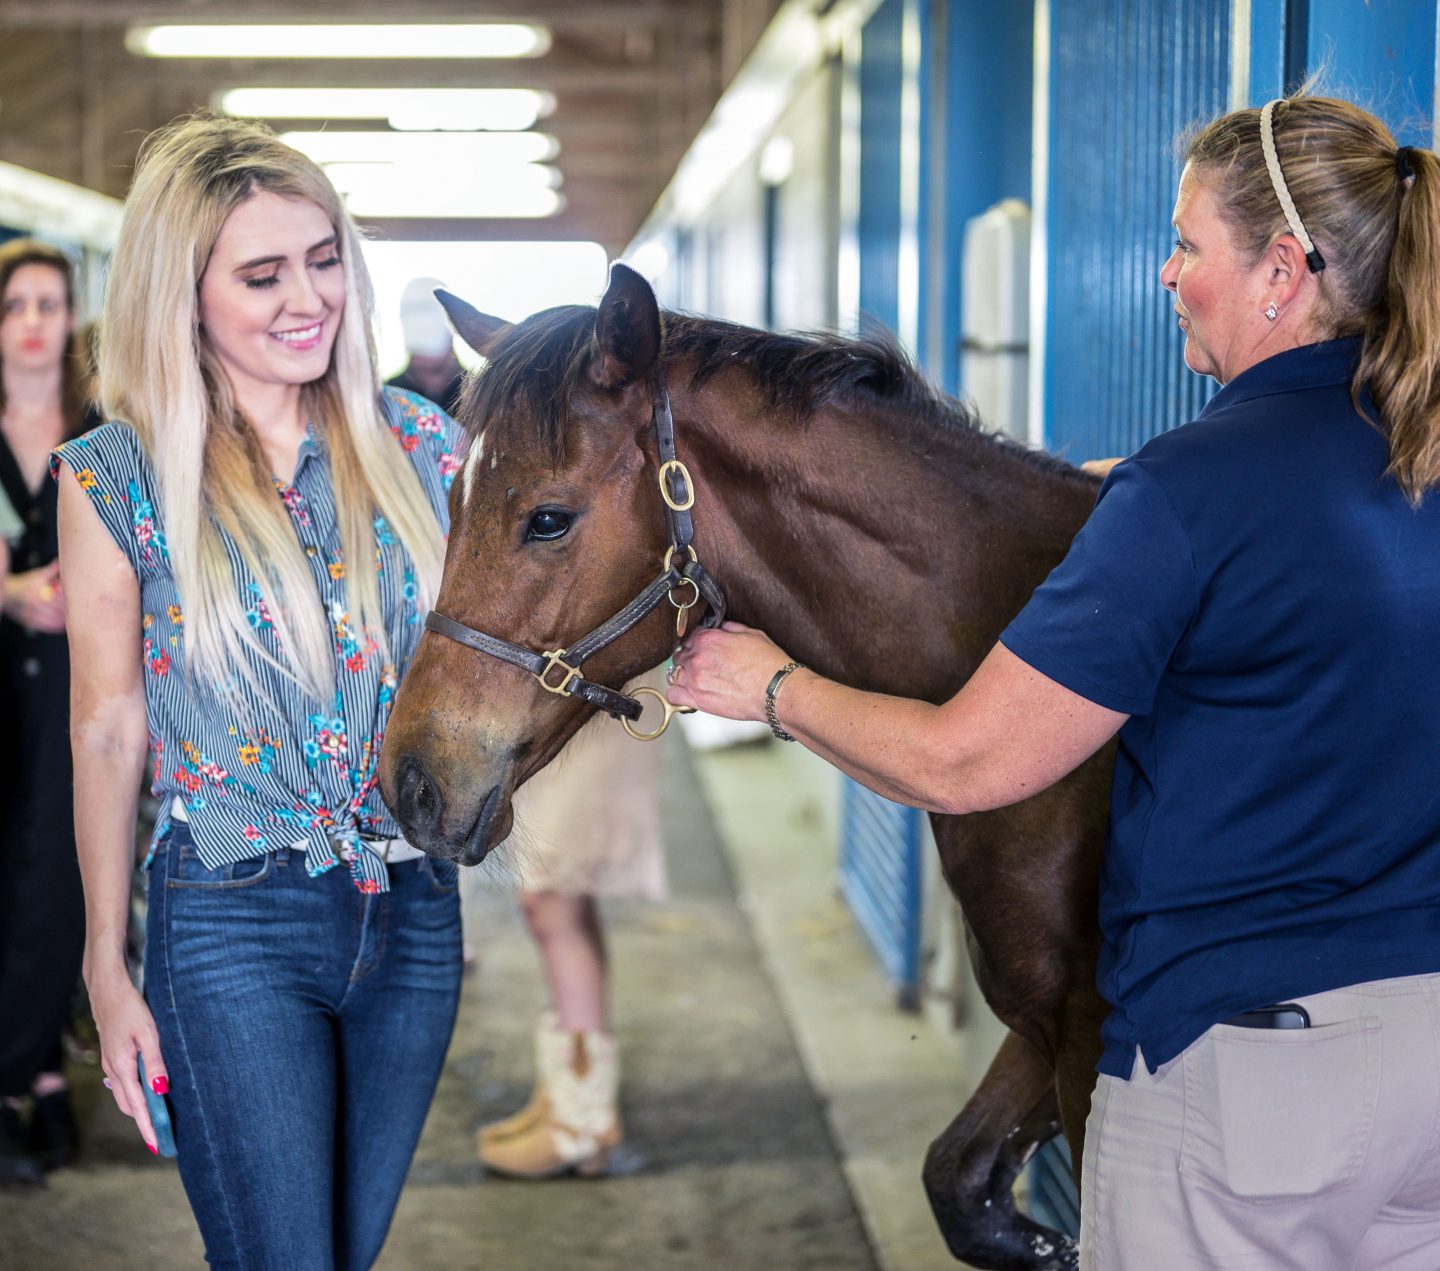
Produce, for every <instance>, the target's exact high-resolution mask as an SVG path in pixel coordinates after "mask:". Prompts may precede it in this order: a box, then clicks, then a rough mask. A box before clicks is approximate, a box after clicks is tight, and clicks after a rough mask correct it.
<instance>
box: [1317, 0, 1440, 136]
mask: <svg viewBox="0 0 1440 1271" xmlns="http://www.w3.org/2000/svg"><path fill="white" fill-rule="evenodd" d="M1305 8H1306V10H1307V13H1306V24H1305V34H1306V40H1305V49H1306V64H1305V68H1304V69H1305V70H1306V71H1309V70H1312V69H1314V68H1316V67H1321V68H1323V69H1324V77H1323V78H1322V80H1321V81H1320V84H1319V91H1321V92H1326V93H1333V94H1334V95H1336V96H1339V97H1348V98H1350V100H1352V101H1355V102H1358V103H1359V104H1360V105H1362V106H1364V107H1365V108H1366V109H1367V110H1371V111H1374V113H1375V114H1377V115H1379V116H1380V118H1381V119H1383V120H1384V121H1385V122H1386V123H1387V124H1389V125H1390V128H1391V131H1393V132H1394V133H1395V135H1396V138H1397V139H1398V140H1399V142H1400V144H1401V145H1406V146H1427V147H1428V146H1431V145H1433V144H1434V133H1433V131H1432V126H1431V121H1432V119H1433V118H1434V114H1435V39H1436V33H1435V25H1436V15H1435V10H1436V6H1435V4H1434V3H1433V0H1309V3H1308V4H1307V5H1306V6H1305Z"/></svg>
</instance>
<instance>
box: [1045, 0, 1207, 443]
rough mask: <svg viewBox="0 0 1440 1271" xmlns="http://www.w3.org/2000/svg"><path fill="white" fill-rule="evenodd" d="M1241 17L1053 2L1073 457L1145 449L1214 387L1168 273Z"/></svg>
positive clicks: (1051, 367)
mask: <svg viewBox="0 0 1440 1271" xmlns="http://www.w3.org/2000/svg"><path fill="white" fill-rule="evenodd" d="M1229 19H1230V6H1229V3H1228V0H1191V2H1190V3H1186V4H1183V5H1171V4H1155V3H1152V2H1151V0H1067V2H1066V3H1057V4H1054V5H1052V7H1051V44H1050V69H1051V79H1050V115H1051V117H1050V124H1049V128H1048V136H1049V156H1050V168H1049V194H1048V211H1047V216H1046V237H1047V258H1048V259H1047V280H1046V281H1047V288H1048V293H1049V296H1048V302H1047V306H1046V318H1045V341H1046V345H1045V403H1046V404H1045V410H1046V442H1047V445H1048V446H1049V447H1050V448H1051V449H1053V450H1057V451H1059V452H1061V453H1063V454H1065V455H1066V456H1068V457H1069V458H1070V459H1072V460H1076V461H1078V460H1081V459H1090V458H1096V457H1099V456H1103V455H1123V454H1129V453H1131V452H1132V451H1134V450H1135V449H1137V448H1138V447H1139V446H1140V445H1141V444H1142V443H1143V442H1144V441H1145V440H1147V439H1148V438H1150V437H1152V436H1154V435H1155V434H1156V433H1159V432H1163V431H1164V430H1165V429H1167V428H1172V427H1174V426H1175V425H1176V424H1179V423H1183V422H1184V421H1185V420H1186V419H1189V418H1191V417H1193V416H1194V414H1195V413H1196V412H1197V411H1198V410H1199V408H1200V406H1201V405H1202V404H1203V403H1204V401H1205V400H1206V398H1207V397H1208V396H1209V395H1210V392H1211V391H1212V388H1213V385H1212V384H1211V382H1210V381H1209V380H1206V379H1201V378H1200V377H1199V376H1196V375H1194V374H1192V373H1191V372H1190V371H1188V370H1186V369H1185V365H1184V360H1183V357H1182V348H1183V345H1182V340H1181V337H1180V332H1179V330H1178V328H1177V327H1176V325H1175V315H1174V312H1173V311H1172V309H1171V303H1170V298H1169V297H1168V296H1167V295H1166V294H1165V293H1164V292H1163V291H1162V290H1161V288H1160V283H1159V272H1160V266H1161V265H1162V264H1163V263H1164V261H1165V257H1166V256H1167V255H1168V254H1169V251H1170V242H1171V239H1172V237H1173V234H1172V232H1171V229H1170V214H1171V211H1172V210H1173V208H1174V202H1175V187H1176V183H1177V182H1178V180H1179V168H1180V165H1179V163H1178V161H1177V160H1176V158H1175V156H1174V153H1173V143H1174V140H1175V138H1176V136H1177V135H1178V134H1179V133H1180V132H1181V131H1182V129H1184V128H1185V126H1186V125H1187V124H1190V123H1192V122H1194V121H1196V120H1199V119H1204V118H1208V117H1210V116H1212V115H1215V114H1218V113H1220V112H1221V111H1222V110H1224V108H1225V105H1226V96H1227V92H1228V85H1229V49H1230V27H1229Z"/></svg>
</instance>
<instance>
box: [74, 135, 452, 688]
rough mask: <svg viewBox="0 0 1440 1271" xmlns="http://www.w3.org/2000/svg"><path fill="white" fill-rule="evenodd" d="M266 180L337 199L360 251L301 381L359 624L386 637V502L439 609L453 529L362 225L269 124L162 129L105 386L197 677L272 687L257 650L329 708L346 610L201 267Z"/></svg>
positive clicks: (140, 190)
mask: <svg viewBox="0 0 1440 1271" xmlns="http://www.w3.org/2000/svg"><path fill="white" fill-rule="evenodd" d="M260 191H269V192H271V193H274V194H279V195H283V196H286V197H292V198H303V199H308V200H310V201H311V202H312V203H314V204H316V205H317V206H318V207H320V208H321V209H322V210H323V211H324V212H325V213H326V215H327V216H328V217H329V219H330V223H331V224H332V225H333V226H334V228H335V233H336V236H337V240H338V252H339V255H340V258H341V260H342V261H343V262H344V271H345V309H344V313H343V314H342V316H341V320H340V323H339V326H338V329H337V332H336V337H335V345H334V349H333V351H332V353H331V356H330V365H329V367H328V368H327V370H326V372H325V374H324V375H323V376H322V377H321V378H320V379H319V380H317V381H315V382H314V383H313V384H308V385H306V386H305V387H304V389H303V390H302V392H303V395H304V403H303V404H304V406H305V408H306V409H307V410H308V411H309V413H310V418H311V419H312V421H313V422H314V424H315V427H316V429H317V431H318V432H319V434H320V436H321V437H322V438H323V441H324V444H325V448H326V451H327V452H328V455H329V459H330V464H331V471H332V475H333V481H334V496H335V507H336V515H337V520H338V522H339V531H340V543H341V549H342V552H343V554H344V563H345V569H346V573H345V586H346V593H347V598H348V603H349V617H350V621H351V623H352V625H354V626H355V627H356V629H357V630H360V631H363V632H366V633H367V634H368V635H369V636H370V637H371V638H373V639H375V640H376V641H377V642H378V643H379V645H380V647H381V649H382V650H383V649H384V648H385V643H386V642H385V624H384V619H383V615H382V613H381V605H380V588H379V583H378V581H377V577H376V569H375V564H374V562H375V553H376V551H377V544H376V532H375V527H374V521H375V516H376V513H377V511H378V512H379V514H380V515H382V516H384V518H385V519H386V521H387V522H389V525H390V528H391V530H392V531H393V532H394V534H395V535H396V537H398V538H399V540H400V542H401V544H402V545H403V547H404V548H405V550H406V551H408V552H409V554H410V557H411V559H412V560H413V561H414V565H415V581H416V585H417V587H418V589H419V592H420V597H419V603H420V604H421V606H422V607H424V606H426V605H428V603H429V599H430V597H433V595H434V594H435V590H436V587H437V585H438V581H439V577H440V566H441V559H442V536H441V533H440V529H439V526H438V525H437V523H436V518H435V515H434V513H433V511H432V509H431V507H430V504H429V502H428V500H427V499H426V497H425V493H424V491H423V489H422V488H421V485H420V480H419V478H418V477H417V475H416V474H415V472H414V470H413V469H412V468H411V466H410V463H409V461H408V460H407V459H406V457H405V455H404V452H403V451H402V449H401V447H400V445H399V443H398V441H397V440H396V439H395V437H394V435H393V434H392V432H391V431H390V428H389V426H388V424H387V423H386V421H385V419H384V416H383V413H382V409H381V404H380V396H379V394H380V384H379V381H378V378H377V376H376V373H375V350H374V342H373V336H372V333H371V326H370V318H371V313H372V310H373V297H372V292H371V287H370V277H369V274H368V273H367V271H366V269H365V263H364V260H363V259H362V257H361V254H360V242H359V236H358V235H357V233H356V231H355V227H354V225H353V224H352V223H351V221H350V218H349V216H348V214H347V213H346V211H345V209H344V207H343V205H342V204H341V202H340V199H339V196H338V195H337V194H336V193H335V189H334V187H333V186H332V185H331V184H330V182H329V181H328V180H327V179H326V177H325V176H324V174H323V173H322V172H321V171H320V169H319V168H318V167H317V166H316V165H315V164H314V163H313V162H311V160H309V159H308V158H306V157H305V156H304V155H302V154H300V153H299V152H298V151H296V150H293V149H291V148H290V147H289V146H287V145H285V144H284V143H282V142H281V141H280V140H279V139H278V138H277V137H276V136H275V134H274V133H272V132H271V131H270V130H269V129H268V128H266V127H264V126H263V125H260V124H254V123H248V122H244V121H240V120H233V119H224V118H216V117H212V116H208V115H198V116H193V117H190V118H187V119H183V120H179V121H176V122H175V123H172V124H169V125H167V126H166V127H164V128H161V129H160V130H159V131H157V132H155V133H153V134H151V136H150V137H148V138H147V139H146V141H145V144H144V146H143V147H142V149H141V152H140V158H139V162H138V165H137V167H136V172H135V179H134V183H133V184H132V185H131V187H130V194H129V197H128V198H127V199H126V202H125V213H124V219H123V221H122V223H121V227H120V235H119V240H118V241H117V243H116V245H115V252H114V255H113V256H112V258H111V261H110V276H109V283H108V287H107V291H106V297H105V316H104V321H103V323H102V324H101V333H100V359H99V360H100V398H101V403H102V406H103V408H104V410H105V413H106V414H107V416H108V417H110V418H113V419H120V420H123V421H125V422H126V423H128V424H129V425H130V426H131V427H132V428H134V429H135V431H136V433H137V434H138V435H139V437H140V439H141V441H142V442H143V444H144V446H145V449H146V451H147V452H148V454H149V457H150V460H151V463H152V464H153V466H154V469H155V474H156V479H157V482H158V485H159V494H160V498H161V501H162V507H163V511H164V518H165V534H166V543H167V550H168V552H169V555H170V561H171V567H172V569H173V571H174V575H175V581H176V585H177V587H178V589H179V592H180V598H181V603H182V605H183V607H184V610H185V632H186V649H187V659H186V662H187V667H188V668H189V670H190V671H191V673H192V675H193V677H194V681H195V683H196V684H197V685H200V686H208V687H210V688H213V689H216V690H218V691H219V692H220V693H221V695H222V696H223V697H225V698H228V699H230V700H232V701H233V700H234V698H235V696H236V694H235V688H236V679H237V676H238V677H239V679H241V680H243V681H246V682H248V683H250V685H251V687H252V688H258V685H256V684H255V683H254V679H253V676H252V675H251V674H250V673H249V672H248V670H247V669H246V668H247V667H248V663H247V661H246V659H245V658H244V657H243V656H242V655H243V651H244V650H245V648H246V647H247V646H248V647H249V648H251V649H252V650H256V651H259V652H260V655H261V657H262V658H263V659H264V660H265V661H267V662H269V663H270V664H271V665H272V666H273V667H274V668H275V669H276V670H278V671H279V672H281V673H283V674H285V675H287V676H289V677H290V678H291V679H293V680H294V681H295V682H296V683H297V684H299V685H300V686H301V687H302V688H303V689H304V690H306V691H307V692H308V693H310V694H311V695H312V696H314V697H315V698H317V699H318V700H319V701H321V702H322V703H324V704H326V705H327V706H328V704H329V701H330V696H331V694H332V693H333V690H334V635H333V633H332V627H331V624H332V615H329V614H327V613H326V612H325V611H324V608H323V606H322V604H321V600H320V596H319V594H318V592H317V590H316V587H315V583H314V580H313V577H312V575H311V572H310V567H309V565H308V563H307V561H306V559H305V556H304V554H303V552H302V550H301V546H300V543H299V541H298V539H297V538H296V535H295V530H294V526H293V524H292V522H291V519H290V515H289V513H288V511H287V510H286V509H285V507H284V505H283V504H282V502H281V500H280V499H279V498H278V497H277V495H276V490H275V485H274V481H273V478H272V475H271V472H270V469H269V464H268V463H267V462H266V460H265V456H264V453H263V451H262V449H261V447H260V442H259V439H258V437H257V435H256V433H255V431H254V430H253V429H252V428H251V427H250V426H249V424H248V423H247V422H246V421H245V419H244V417H243V415H242V414H241V412H240V411H239V409H238V407H237V405H236V402H235V398H234V394H233V392H232V390H231V387H230V382H229V380H228V378H227V376H226V374H225V372H224V370H223V368H222V367H221V365H220V363H219V361H218V360H217V358H216V355H215V353H214V350H213V349H212V348H211V346H210V343H209V340H208V339H207V337H206V336H205V333H204V331H203V330H202V328H201V324H200V302H199V290H200V280H201V277H202V276H203V274H204V272H205V267H206V264H207V263H208V261H209V259H210V253H211V251H212V249H213V248H214V246H215V241H216V239H217V238H218V237H219V235H220V230H221V227H222V226H223V225H224V224H225V219H226V217H228V216H229V215H230V213H231V212H232V211H234V209H235V208H236V207H238V206H239V205H240V204H242V203H243V202H245V201H246V200H247V199H249V198H250V197H251V196H252V195H254V194H256V193H258V192H260ZM222 529H223V530H224V532H225V534H227V535H229V537H230V538H231V539H232V540H233V541H234V544H235V547H236V548H237V549H238V552H239V555H240V557H241V559H242V560H243V561H244V563H245V566H246V567H247V568H248V569H249V570H250V572H251V573H252V574H253V575H254V577H255V579H256V582H257V583H258V585H259V586H260V588H261V590H262V595H263V598H264V600H265V603H266V606H267V608H268V609H269V616H270V618H271V621H272V622H273V623H274V626H275V634H276V635H277V636H278V638H279V642H280V646H281V648H282V649H283V651H284V654H285V658H286V664H282V663H280V662H277V661H275V660H274V659H273V658H270V657H269V656H268V655H267V654H266V653H265V652H264V650H263V648H262V646H261V645H260V642H259V641H258V640H257V639H256V638H255V636H254V633H253V632H252V631H251V628H250V624H249V622H248V620H247V619H246V616H245V609H244V607H243V606H242V604H241V601H240V596H239V594H238V590H237V587H236V583H235V579H234V574H233V570H232V568H231V565H230V560H229V557H228V555H227V551H226V544H225V541H224V538H223V537H222V535H221V532H220V531H221V530H222Z"/></svg>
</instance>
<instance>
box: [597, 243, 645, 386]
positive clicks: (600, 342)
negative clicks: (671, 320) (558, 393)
mask: <svg viewBox="0 0 1440 1271" xmlns="http://www.w3.org/2000/svg"><path fill="white" fill-rule="evenodd" d="M595 344H596V347H597V349H598V356H597V358H596V359H595V362H594V364H593V365H592V367H591V374H592V375H593V376H594V378H595V382H596V383H597V384H599V385H600V387H601V388H620V387H621V386H623V385H625V384H630V383H633V382H634V381H635V380H638V379H639V378H640V377H641V376H642V375H644V374H645V373H646V372H647V371H648V370H649V369H650V368H651V367H652V366H654V365H655V359H656V358H658V357H659V356H660V305H659V304H658V303H657V301H656V299H655V292H654V291H653V290H651V287H650V284H649V283H648V282H646V281H645V279H644V278H643V277H642V276H641V275H640V274H637V273H636V272H635V271H634V270H633V269H631V268H630V266H629V265H622V264H621V263H620V262H619V261H618V260H617V261H616V262H615V263H614V264H613V265H611V266H610V285H609V287H607V288H606V289H605V296H604V298H603V299H602V300H601V301H600V312H599V313H598V314H597V315H596V317H595Z"/></svg>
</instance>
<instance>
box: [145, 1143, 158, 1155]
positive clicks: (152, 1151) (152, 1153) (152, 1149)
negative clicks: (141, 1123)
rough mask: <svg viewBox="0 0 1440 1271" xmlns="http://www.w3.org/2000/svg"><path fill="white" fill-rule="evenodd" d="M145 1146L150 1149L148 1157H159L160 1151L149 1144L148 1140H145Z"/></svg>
mask: <svg viewBox="0 0 1440 1271" xmlns="http://www.w3.org/2000/svg"><path fill="white" fill-rule="evenodd" d="M145 1146H146V1147H148V1148H149V1149H150V1155H151V1156H159V1155H160V1149H159V1148H158V1147H156V1146H155V1144H153V1143H151V1142H150V1141H149V1140H146V1143H145Z"/></svg>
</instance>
